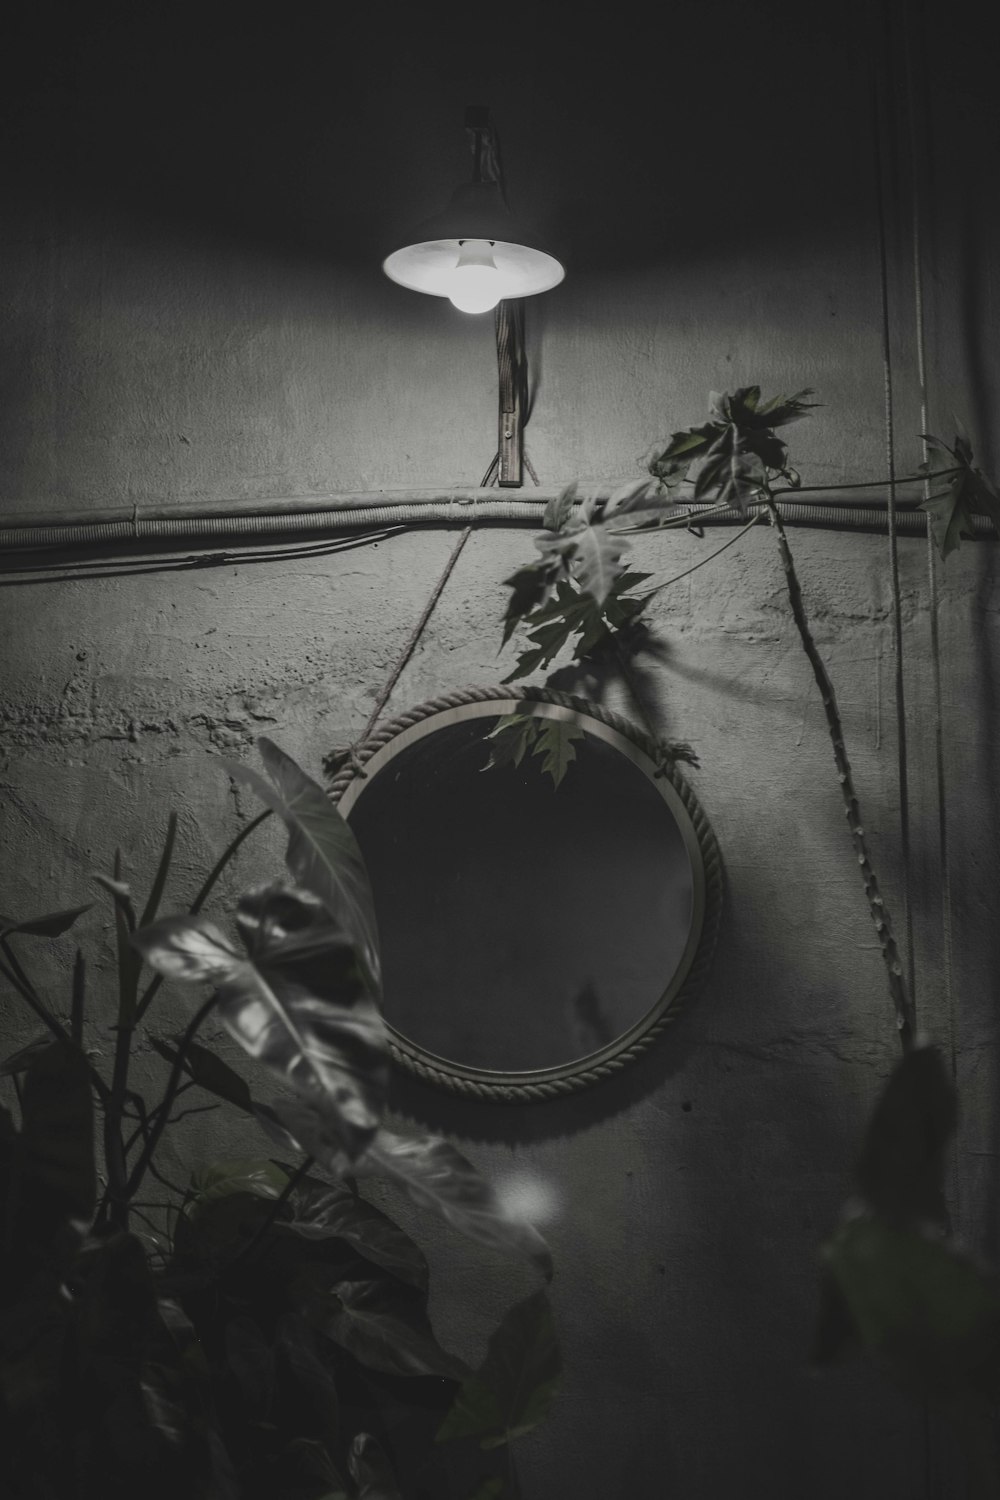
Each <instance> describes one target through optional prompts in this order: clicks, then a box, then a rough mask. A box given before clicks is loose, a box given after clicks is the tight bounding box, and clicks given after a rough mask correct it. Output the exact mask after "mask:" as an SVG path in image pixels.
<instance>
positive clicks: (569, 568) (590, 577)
mask: <svg viewBox="0 0 1000 1500" xmlns="http://www.w3.org/2000/svg"><path fill="white" fill-rule="evenodd" d="M535 546H536V547H537V548H538V549H539V551H540V552H541V554H542V558H543V560H546V561H555V560H556V559H558V560H559V562H560V563H561V566H562V569H563V571H564V574H565V576H567V577H569V578H572V579H574V580H575V581H576V582H577V583H578V584H579V585H580V587H581V588H582V589H584V590H585V591H586V592H587V593H588V594H592V595H593V597H594V598H595V599H596V601H597V603H598V604H603V603H604V601H605V599H606V598H607V597H608V594H609V593H610V592H611V588H612V585H613V584H614V581H615V576H616V574H617V572H618V565H619V563H620V562H621V558H622V553H623V552H624V550H625V543H624V541H622V540H621V539H620V538H619V537H617V536H615V535H614V533H613V532H612V531H610V530H609V528H608V527H607V526H606V525H605V524H604V522H603V520H602V519H600V518H599V517H597V516H596V515H595V512H594V509H593V505H590V506H588V505H587V504H586V502H585V503H584V505H583V507H582V508H581V512H580V516H579V519H578V520H576V521H575V522H572V523H570V524H569V525H567V526H566V527H565V528H564V529H563V530H562V531H557V532H543V533H542V535H541V536H538V537H536V538H535Z"/></svg>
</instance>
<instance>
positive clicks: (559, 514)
mask: <svg viewBox="0 0 1000 1500" xmlns="http://www.w3.org/2000/svg"><path fill="white" fill-rule="evenodd" d="M575 502H576V485H575V484H568V485H567V486H566V488H565V489H564V490H563V491H562V492H561V493H560V494H558V495H557V496H556V497H555V499H554V500H550V501H549V503H548V505H546V507H545V513H544V515H543V516H542V525H543V526H544V527H545V529H546V531H562V529H563V527H564V526H565V525H566V522H567V521H568V520H569V518H570V516H571V515H572V514H573V506H574V504H575Z"/></svg>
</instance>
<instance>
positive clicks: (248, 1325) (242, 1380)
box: [224, 1313, 276, 1416]
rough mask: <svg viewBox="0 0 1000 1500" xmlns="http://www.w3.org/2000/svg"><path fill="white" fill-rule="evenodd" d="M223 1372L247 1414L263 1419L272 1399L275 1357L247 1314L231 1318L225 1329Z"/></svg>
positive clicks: (261, 1332) (262, 1334) (261, 1331)
mask: <svg viewBox="0 0 1000 1500" xmlns="http://www.w3.org/2000/svg"><path fill="white" fill-rule="evenodd" d="M224 1338H225V1351H226V1368H227V1369H228V1370H229V1372H230V1374H231V1375H232V1376H233V1378H234V1379H235V1381H236V1383H237V1385H238V1386H239V1388H240V1394H241V1396H242V1397H243V1400H244V1401H245V1402H246V1404H247V1406H248V1407H249V1409H250V1411H251V1412H252V1413H254V1414H258V1413H259V1414H260V1415H261V1416H266V1415H267V1412H268V1408H269V1406H270V1404H271V1398H272V1397H273V1395H274V1384H275V1374H276V1371H275V1357H274V1350H273V1348H272V1347H271V1342H270V1340H269V1339H267V1338H265V1336H264V1331H263V1329H262V1328H261V1326H260V1324H259V1323H257V1322H256V1321H255V1320H254V1319H253V1318H251V1317H249V1316H248V1315H247V1314H245V1313H243V1314H240V1315H239V1316H238V1317H235V1318H230V1319H229V1321H228V1323H227V1324H226V1327H225V1334H224Z"/></svg>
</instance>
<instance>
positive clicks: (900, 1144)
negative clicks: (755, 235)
mask: <svg viewBox="0 0 1000 1500" xmlns="http://www.w3.org/2000/svg"><path fill="white" fill-rule="evenodd" d="M811 394H812V392H811V391H809V390H803V391H799V392H798V393H796V394H795V395H793V396H788V397H776V398H775V399H773V400H771V401H767V402H765V401H762V400H761V392H760V388H759V387H757V386H749V387H743V388H741V389H739V390H737V391H734V392H729V393H724V394H713V395H712V396H711V397H710V412H709V419H708V421H706V422H704V423H702V424H700V425H698V426H694V427H691V428H687V429H685V430H683V431H679V432H674V433H673V434H672V435H671V436H670V438H669V440H667V441H665V442H663V443H660V444H658V445H657V446H656V447H655V448H654V449H652V450H651V452H650V454H649V456H648V471H649V474H650V475H651V476H652V479H651V480H650V479H646V478H643V479H642V480H639V481H637V482H635V483H633V484H630V485H627V486H625V487H624V488H623V489H620V490H618V491H617V492H616V493H613V494H612V495H611V496H610V498H609V499H608V500H606V501H600V500H594V499H592V498H584V499H582V500H579V499H578V498H577V494H576V489H575V487H574V486H570V487H569V488H568V489H566V490H565V491H564V492H563V493H562V494H561V495H560V496H559V497H558V498H557V499H555V500H553V501H552V502H551V503H550V504H549V506H548V507H547V510H546V513H545V517H544V527H545V529H544V531H543V532H542V533H541V534H540V535H539V536H538V537H537V538H536V546H537V550H538V554H539V555H538V557H537V558H536V559H535V560H534V561H532V562H530V563H527V564H525V565H524V566H523V567H521V568H519V569H518V570H517V571H516V572H515V573H514V574H513V575H512V576H511V577H510V578H508V579H507V580H506V583H507V586H508V587H509V588H510V590H511V593H510V599H509V602H508V607H507V611H506V614H505V617H504V621H503V641H502V644H503V645H506V644H507V642H508V641H509V640H510V639H511V638H512V636H513V635H514V633H515V631H517V630H519V629H520V630H522V631H523V632H526V642H525V644H524V647H523V649H522V650H521V651H520V654H519V656H518V658H517V662H516V664H515V666H514V669H513V670H512V671H511V673H510V674H509V676H508V678H507V679H506V680H507V681H508V682H510V681H516V680H518V679H521V678H524V677H527V676H530V675H531V674H532V673H534V672H538V671H540V670H544V669H545V668H546V667H548V666H549V665H550V664H551V663H552V662H553V661H554V659H555V658H556V656H557V655H558V654H560V653H562V652H564V651H565V649H566V648H567V647H568V648H569V649H570V655H571V658H572V664H571V666H570V668H569V669H568V670H569V671H570V672H582V673H587V672H591V673H592V674H593V680H595V681H598V682H601V683H602V684H604V685H607V683H608V680H609V667H610V668H611V673H610V675H611V676H613V675H614V670H615V669H616V668H617V669H618V670H620V672H621V675H622V676H623V678H624V683H625V686H626V687H627V688H628V689H629V690H630V693H631V696H632V698H633V700H634V702H635V703H636V706H637V708H638V709H639V711H640V712H642V713H643V714H644V716H645V717H646V719H647V725H648V728H649V730H650V733H651V734H653V735H654V736H655V733H656V731H655V728H654V726H653V724H652V723H651V722H650V721H649V715H648V713H647V712H646V709H645V704H644V701H643V693H642V685H641V680H640V679H639V678H638V677H637V676H636V672H635V666H634V662H635V658H636V656H637V654H640V653H642V652H647V653H648V652H649V648H650V645H651V636H650V634H649V633H648V632H647V631H646V630H645V626H644V622H643V615H644V612H645V611H646V609H647V607H648V605H649V603H650V601H651V600H652V599H653V598H654V597H655V596H656V594H657V593H659V592H660V591H661V590H662V589H664V588H667V587H669V586H670V585H671V584H672V583H674V582H676V581H678V580H677V579H668V580H667V581H666V582H665V583H661V584H654V585H653V586H652V587H650V586H649V585H650V580H651V577H652V575H650V574H647V573H642V572H638V571H634V570H633V569H631V568H630V566H629V565H628V564H627V563H626V562H625V561H624V555H625V549H626V547H627V545H628V540H629V538H630V536H633V535H635V534H636V533H639V532H642V531H646V530H656V529H660V528H662V527H665V526H689V525H690V524H691V517H690V515H689V514H685V513H684V511H683V508H682V505H681V502H682V501H685V500H686V501H690V502H695V503H699V504H700V505H701V507H702V509H701V511H700V512H699V513H698V518H699V519H701V518H703V517H704V516H706V515H711V514H712V513H713V512H714V513H715V514H722V513H732V512H734V511H735V512H738V513H740V515H741V517H742V520H743V523H744V524H743V526H742V528H741V529H740V530H739V531H738V532H737V534H736V535H735V536H734V537H732V538H730V540H729V541H727V542H726V543H725V544H724V545H723V546H722V547H718V548H717V549H715V550H714V551H712V552H711V553H710V554H709V555H708V556H706V557H705V558H703V559H701V561H700V562H698V563H696V564H695V566H696V567H700V566H702V565H703V564H704V563H707V562H711V561H712V560H713V559H714V558H715V557H716V556H718V555H719V554H720V553H721V552H723V551H725V550H726V548H727V547H730V546H732V545H734V544H735V543H736V542H738V541H739V540H740V538H741V537H742V536H743V535H744V534H745V533H746V532H747V531H749V530H750V528H751V527H753V526H754V525H755V524H757V523H758V522H759V521H760V520H766V521H767V522H768V523H769V526H770V528H771V530H772V532H773V534H774V536H775V540H776V543H777V546H778V551H779V556H780V560H781V565H782V570H783V573H784V578H785V585H786V590H787V595H788V602H789V606H790V609H791V613H792V617H793V619H794V623H795V626H796V629H797V631H798V635H799V639H800V641H801V644H802V648H803V650H804V652H805V654H806V657H807V658H808V660H809V664H810V667H811V669H812V672H813V676H814V678H815V681H816V685H817V688H818V690H819V694H820V698H821V700H822V704H823V709H824V713H825V717H826V723H827V728H828V731H829V736H830V741H831V745H832V749H833V756H834V764H835V770H836V775H837V780H838V783H839V785H840V788H841V792H842V796H843V802H844V810H845V814H846V817H847V822H848V827H849V830H850V834H851V838H852V842H853V845H854V851H855V855H856V859H857V863H858V866H859V869H860V872H861V876H862V882H863V885H864V891H865V896H866V898H867V902H868V906H869V911H870V914H871V918H872V922H873V925H874V927H875V931H876V934H877V937H878V942H879V947H880V949H881V952H882V957H883V961H884V966H885V974H886V980H887V985H888V990H889V996H890V1000H891V1003H892V1007H893V1018H894V1023H895V1028H896V1032H897V1035H898V1037H899V1041H900V1045H901V1048H902V1052H903V1057H902V1061H901V1062H900V1063H899V1065H898V1066H897V1068H896V1070H895V1071H894V1073H893V1075H892V1076H891V1078H890V1080H889V1082H888V1085H887V1087H886V1088H885V1090H884V1092H883V1094H882V1096H881V1098H880V1100H879V1102H878V1104H877V1106H876V1109H875V1111H874V1114H873V1116H872V1119H871V1122H870V1124H869V1127H868V1131H867V1135H866V1138H865V1141H864V1143H863V1147H862V1150H861V1153H860V1158H859V1161H858V1164H857V1169H856V1182H857V1195H856V1197H855V1198H854V1199H852V1200H851V1202H849V1203H848V1204H847V1205H846V1207H845V1209H844V1211H843V1215H842V1218H841V1221H840V1223H839V1225H838V1227H837V1228H836V1230H835V1231H834V1232H833V1233H832V1234H831V1236H830V1237H829V1238H828V1239H827V1241H826V1242H825V1243H824V1245H823V1246H822V1248H821V1254H820V1259H821V1265H822V1273H821V1297H820V1301H821V1307H820V1313H819V1319H818V1327H817V1332H816V1337H815V1345H814V1358H815V1360H816V1362H817V1363H820V1364H823V1363H828V1362H830V1361H831V1360H834V1359H836V1358H839V1357H840V1356H842V1355H844V1354H845V1353H847V1352H849V1351H851V1350H854V1351H861V1350H863V1351H865V1352H867V1353H868V1354H869V1355H870V1356H872V1357H873V1358H874V1359H875V1360H876V1361H877V1362H878V1364H879V1365H880V1366H881V1367H882V1368H883V1369H884V1370H885V1371H886V1372H887V1373H888V1375H889V1376H890V1377H891V1378H892V1379H893V1380H894V1381H895V1382H896V1383H897V1384H898V1385H899V1386H900V1387H901V1388H902V1389H903V1390H904V1391H907V1392H908V1393H911V1394H914V1395H917V1396H919V1397H921V1398H922V1399H924V1400H927V1401H930V1402H931V1403H932V1404H933V1405H934V1406H935V1407H936V1408H937V1409H938V1410H940V1411H941V1412H943V1413H944V1414H945V1415H946V1416H947V1417H948V1418H949V1420H950V1421H951V1422H952V1424H953V1425H954V1427H955V1429H956V1430H957V1432H958V1433H959V1434H960V1436H961V1438H962V1439H963V1440H964V1443H965V1446H966V1447H967V1450H968V1454H969V1472H970V1477H971V1479H972V1483H973V1486H974V1493H975V1494H977V1495H981V1496H993V1497H996V1496H997V1495H1000V1465H998V1458H997V1430H996V1428H997V1402H998V1400H1000V1276H998V1274H997V1273H996V1271H994V1270H993V1269H992V1268H991V1267H988V1266H985V1265H983V1264H981V1263H979V1262H978V1261H977V1260H976V1259H974V1258H973V1257H972V1256H970V1255H969V1254H968V1253H966V1251H965V1250H964V1249H963V1248H962V1247H961V1246H960V1244H959V1243H958V1242H957V1240H955V1239H954V1238H953V1237H952V1235H951V1231H950V1225H949V1219H948V1213H947V1209H946V1203H945V1191H944V1163H945V1156H946V1151H947V1148H948V1144H949V1141H950V1139H951V1136H952V1134H953V1131H954V1127H955V1120H956V1096H955V1091H954V1088H953V1085H952V1082H951V1080H950V1078H949V1076H948V1073H947V1070H946V1068H945V1066H944V1063H943V1061H942V1059H941V1056H940V1054H939V1053H938V1052H937V1051H936V1050H935V1049H934V1048H932V1047H928V1046H923V1045H920V1044H919V1042H918V1037H917V1032H916V1016H915V1012H914V1008H913V1004H912V1000H911V997H910V994H909V992H908V985H907V980H906V974H905V970H904V966H903V963H902V961H901V958H900V954H899V952H898V949H897V944H896V939H895V935H894V932H893V926H892V921H891V918H890V914H889V911H888V909H887V907H886V904H885V901H884V899H883V896H882V893H881V891H880V889H879V885H878V881H877V878H876V875H875V871H874V869H873V867H872V862H871V857H870V853H869V849H868V844H867V839H866V835H865V829H864V823H863V819H862V817H861V810H860V806H859V802H858V797H857V793H856V791H855V788H854V784H853V779H852V773H851V767H850V763H849V760H848V756H847V750H846V746H845V743H844V732H843V726H842V723H841V719H840V713H839V709H838V707H837V700H836V695H835V692H834V687H833V683H832V681H831V679H830V675H829V672H828V670H827V668H826V665H825V663H824V661H823V659H822V657H821V655H820V653H819V650H818V649H817V646H816V643H815V640H814V638H813V635H812V631H811V627H810V623H809V618H808V614H807V610H806V605H805V602H804V599H803V594H802V589H801V586H800V582H799V578H798V575H797V572H796V569H795V563H794V560H793V557H792V552H791V547H790V545H789V541H788V537H787V534H786V531H785V527H784V524H783V520H782V515H781V504H780V501H781V497H783V496H786V495H798V494H801V493H803V492H805V490H806V487H805V486H803V485H802V483H801V480H800V477H799V475H798V473H797V472H796V470H795V469H794V468H793V467H792V466H791V464H790V462H789V457H788V449H787V446H786V444H785V442H784V440H783V439H782V437H781V436H779V429H782V428H784V427H786V426H788V425H789V424H791V423H793V422H795V421H797V420H799V419H800V418H802V417H805V416H806V415H808V413H809V411H810V410H811V409H812V407H813V403H811V402H809V401H808V400H807V399H806V398H807V397H809V396H810V395H811ZM922 439H923V442H924V445H925V454H926V458H925V461H924V463H923V464H922V465H921V466H920V470H919V472H918V474H917V475H915V476H908V477H912V478H914V479H919V480H921V481H922V482H923V500H922V502H921V508H922V509H923V511H924V512H925V515H926V517H927V525H928V527H929V530H930V535H931V538H932V540H933V543H934V545H935V547H936V549H937V551H938V552H939V553H940V555H941V557H942V558H947V557H948V556H949V555H950V553H952V552H953V551H955V550H956V548H957V547H958V546H959V545H960V542H961V539H962V538H963V537H967V536H970V535H974V534H975V533H976V531H977V529H979V528H977V518H979V517H986V518H988V520H989V522H991V523H992V527H993V529H995V530H996V531H997V532H1000V494H998V491H997V488H996V486H995V485H994V484H993V483H992V482H991V481H990V480H989V479H988V478H987V476H986V475H985V474H984V473H983V472H982V471H981V469H980V468H979V467H978V466H977V465H976V462H975V457H974V454H973V451H972V447H971V444H970V442H969V439H968V437H967V436H966V434H965V433H964V432H963V431H962V430H961V429H959V431H958V433H957V435H956V437H955V439H954V441H953V442H952V443H945V442H943V441H942V440H941V439H939V438H936V437H933V436H931V435H930V434H922ZM900 482H901V481H900ZM867 487H868V486H867V485H866V484H863V485H861V486H860V488H867ZM872 487H875V486H872ZM880 487H881V486H880ZM827 492H828V487H827ZM690 571H692V569H688V570H687V572H690ZM679 576H687V574H686V573H685V574H682V575H679ZM566 670H567V669H562V673H561V674H560V676H561V681H562V682H563V683H565V681H566V677H565V671H566ZM550 680H551V679H550ZM515 729H516V725H515V724H512V725H511V726H509V728H508V733H509V734H513V733H514V732H515ZM660 752H661V754H662V757H663V760H664V763H666V762H668V761H670V760H673V759H682V760H687V761H688V762H693V763H695V764H696V763H697V761H696V757H695V754H694V751H693V750H692V748H691V747H690V746H688V745H677V744H673V743H671V742H669V741H666V740H661V742H660Z"/></svg>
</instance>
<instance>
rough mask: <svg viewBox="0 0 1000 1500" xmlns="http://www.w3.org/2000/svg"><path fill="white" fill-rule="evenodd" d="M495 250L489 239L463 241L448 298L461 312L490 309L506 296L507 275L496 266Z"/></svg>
mask: <svg viewBox="0 0 1000 1500" xmlns="http://www.w3.org/2000/svg"><path fill="white" fill-rule="evenodd" d="M492 250H493V246H492V244H491V243H490V241H489V240H463V241H462V251H461V254H460V255H459V257H458V263H457V264H456V266H455V269H454V270H453V271H452V273H451V276H450V277H449V291H448V301H449V302H450V303H451V305H452V307H457V308H458V310H459V311H460V312H467V313H484V312H489V311H490V309H491V308H493V307H496V305H497V303H498V302H499V301H500V299H501V298H502V297H503V294H504V279H503V277H502V276H501V274H500V272H499V271H498V270H497V268H496V264H495V263H494V260H493V254H492Z"/></svg>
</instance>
